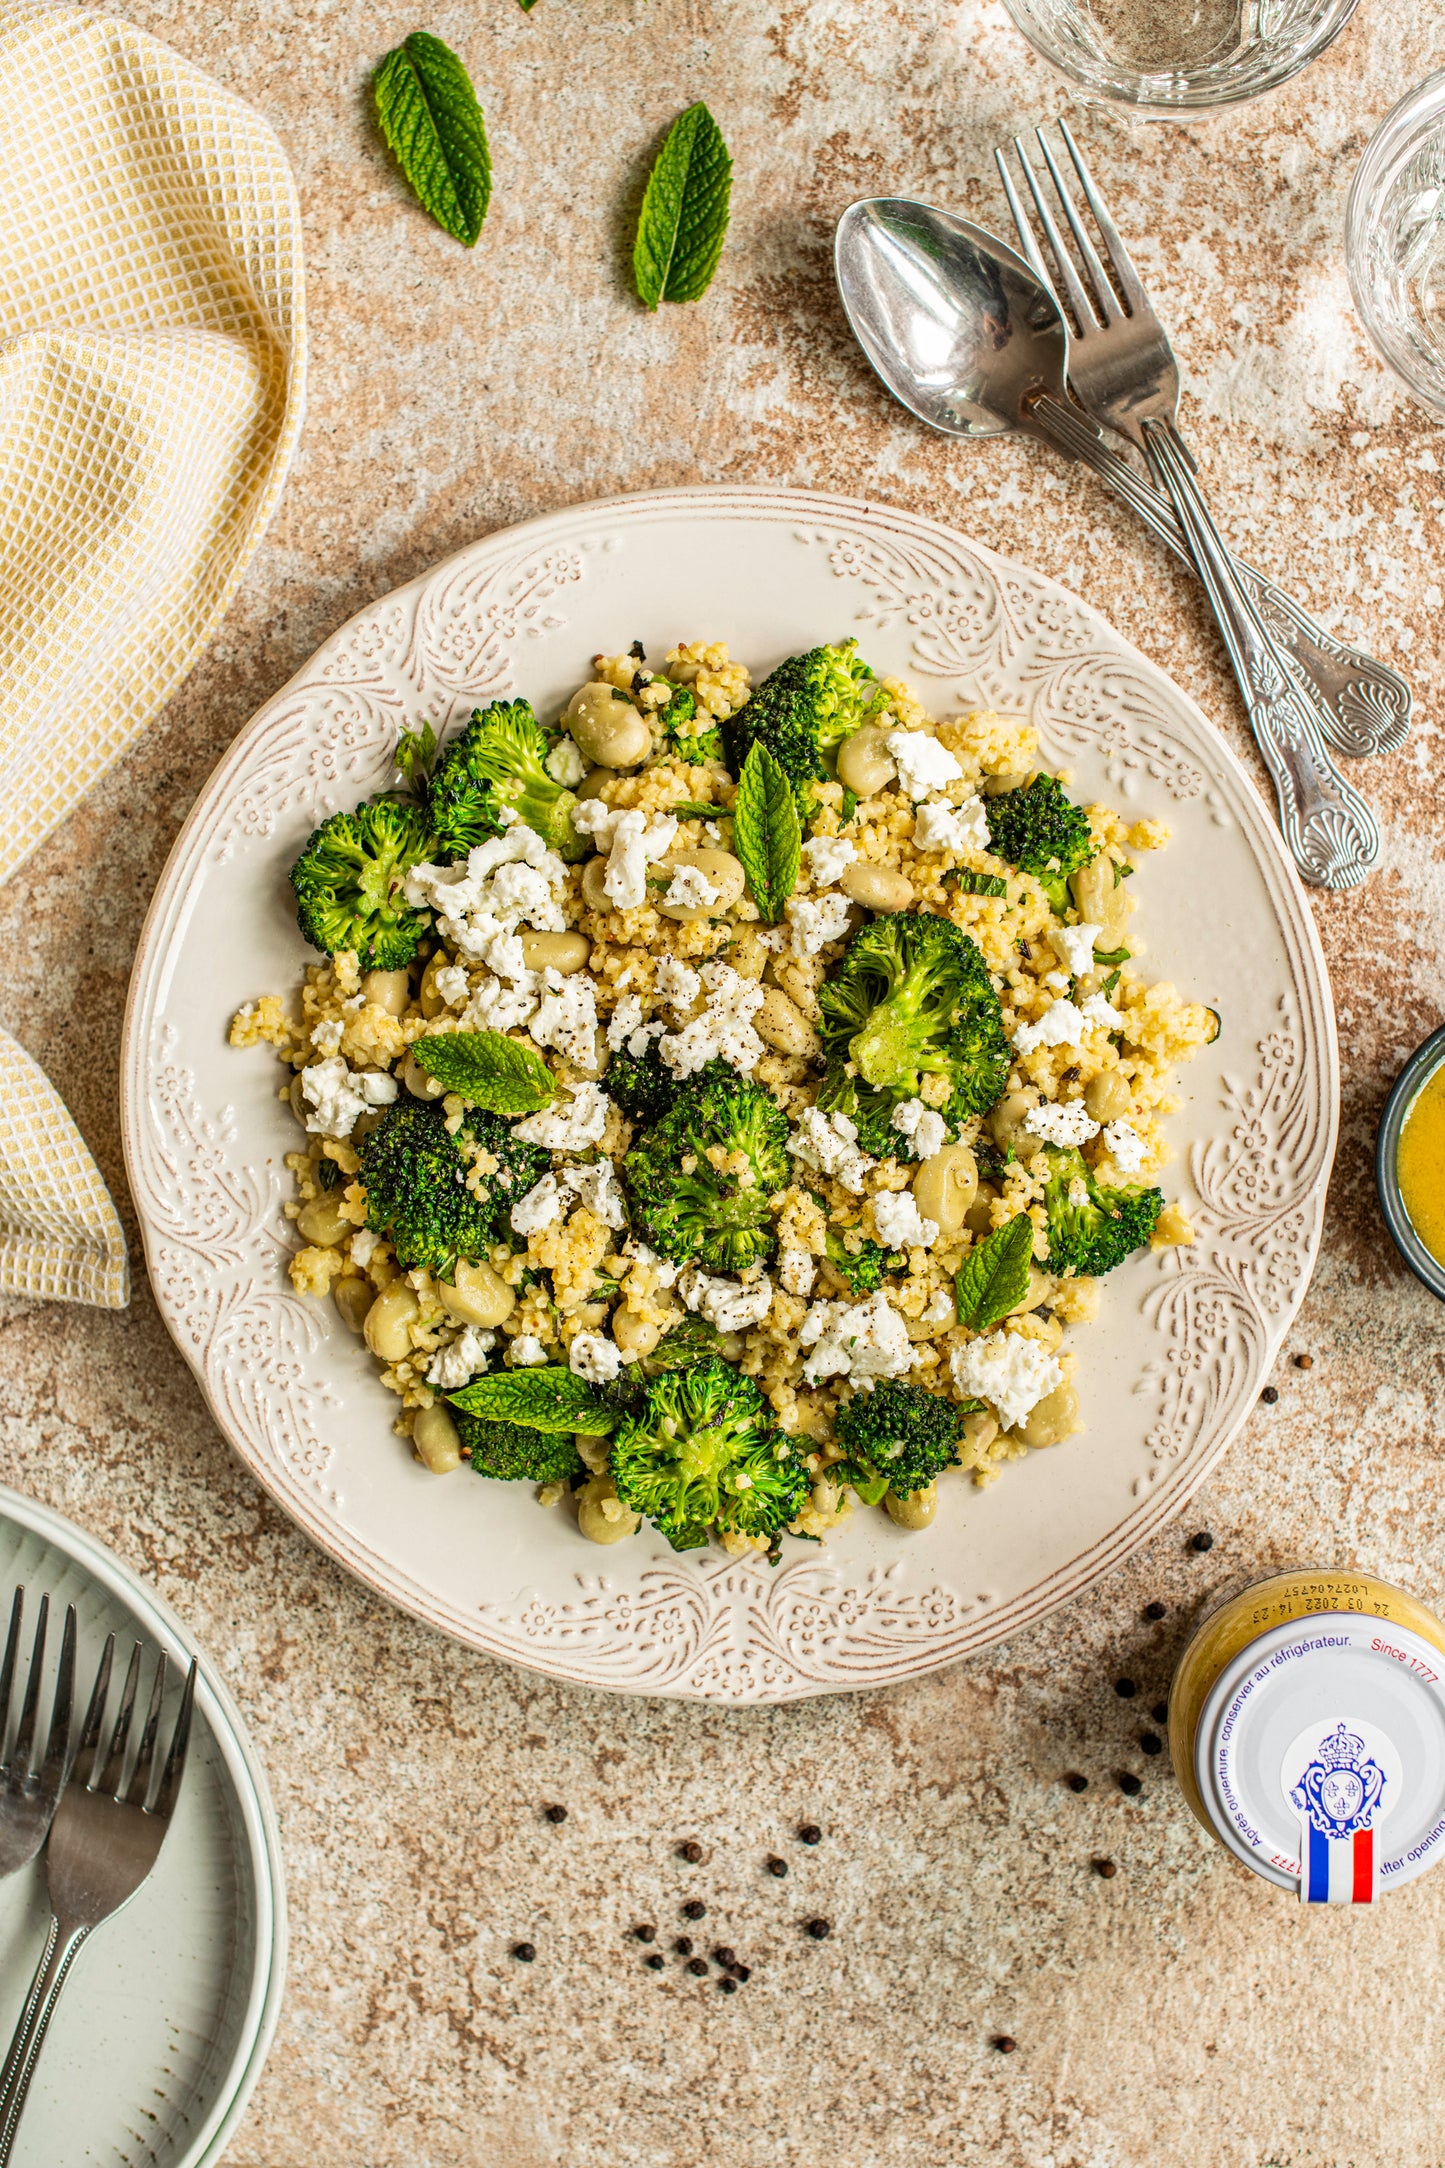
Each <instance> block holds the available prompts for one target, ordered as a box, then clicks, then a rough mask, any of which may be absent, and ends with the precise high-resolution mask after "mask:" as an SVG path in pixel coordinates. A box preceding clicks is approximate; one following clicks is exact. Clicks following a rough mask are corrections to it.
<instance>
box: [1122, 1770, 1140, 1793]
mask: <svg viewBox="0 0 1445 2168" xmlns="http://www.w3.org/2000/svg"><path fill="white" fill-rule="evenodd" d="M1119 1789H1120V1791H1121V1792H1122V1793H1123V1794H1124V1797H1125V1798H1126V1799H1137V1798H1138V1796H1139V1794H1140V1792H1142V1791H1143V1789H1144V1785H1143V1780H1142V1779H1141V1778H1139V1777H1136V1776H1135V1774H1134V1772H1133V1770H1132V1769H1126V1770H1124V1771H1123V1773H1122V1774H1121V1776H1120V1778H1119Z"/></svg>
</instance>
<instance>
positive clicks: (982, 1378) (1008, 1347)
mask: <svg viewBox="0 0 1445 2168" xmlns="http://www.w3.org/2000/svg"><path fill="white" fill-rule="evenodd" d="M951 1368H952V1371H953V1382H954V1384H955V1385H956V1386H957V1387H958V1389H959V1391H960V1392H961V1393H967V1394H970V1395H972V1396H973V1397H974V1398H976V1399H978V1400H986V1401H987V1402H988V1404H989V1406H990V1407H991V1408H992V1409H993V1410H994V1412H995V1413H996V1414H997V1416H998V1419H999V1421H1000V1422H1001V1423H1002V1424H1003V1427H1004V1429H1005V1430H1012V1429H1014V1428H1015V1427H1016V1425H1017V1424H1019V1423H1022V1422H1023V1421H1024V1420H1025V1418H1026V1417H1027V1416H1028V1414H1029V1413H1030V1411H1031V1410H1032V1409H1034V1408H1036V1407H1037V1406H1038V1404H1039V1402H1040V1401H1041V1400H1044V1399H1046V1398H1047V1397H1048V1395H1049V1394H1050V1393H1051V1392H1053V1390H1054V1388H1055V1387H1056V1386H1058V1385H1062V1383H1063V1381H1064V1373H1063V1371H1062V1370H1061V1368H1060V1367H1059V1363H1058V1360H1057V1358H1056V1357H1055V1356H1053V1355H1051V1354H1050V1353H1049V1351H1048V1349H1047V1348H1046V1347H1044V1346H1043V1345H1042V1344H1041V1343H1040V1342H1039V1341H1037V1340H1026V1339H1025V1338H1024V1336H1023V1334H1022V1333H1017V1332H991V1333H989V1334H987V1335H986V1337H985V1338H983V1339H982V1340H970V1341H969V1343H968V1345H967V1347H960V1348H955V1349H954V1352H953V1357H952V1363H951Z"/></svg>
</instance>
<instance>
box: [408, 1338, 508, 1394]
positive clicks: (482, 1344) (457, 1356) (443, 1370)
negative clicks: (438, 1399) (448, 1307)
mask: <svg viewBox="0 0 1445 2168" xmlns="http://www.w3.org/2000/svg"><path fill="white" fill-rule="evenodd" d="M496 1344H497V1336H496V1334H495V1333H494V1332H483V1331H482V1329H481V1327H480V1326H479V1325H468V1326H467V1328H466V1330H465V1331H464V1332H460V1333H458V1335H457V1337H456V1339H455V1340H453V1342H452V1343H451V1346H450V1347H444V1348H439V1349H438V1351H437V1353H436V1354H435V1355H434V1356H433V1357H432V1361H431V1366H430V1368H429V1369H428V1371H427V1374H426V1381H427V1384H428V1385H439V1386H440V1387H441V1389H442V1391H443V1392H444V1393H454V1392H456V1390H457V1389H458V1387H459V1386H462V1385H465V1384H466V1383H467V1381H468V1379H469V1378H474V1377H475V1376H476V1374H477V1372H478V1371H479V1370H485V1369H486V1367H487V1357H488V1356H489V1355H490V1354H491V1352H492V1349H493V1348H494V1347H495V1346H496Z"/></svg>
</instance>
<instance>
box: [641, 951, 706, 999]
mask: <svg viewBox="0 0 1445 2168" xmlns="http://www.w3.org/2000/svg"><path fill="white" fill-rule="evenodd" d="M652 985H653V991H654V992H655V993H656V995H657V998H658V1000H659V1001H665V1002H666V1003H667V1006H668V1007H669V1008H670V1009H690V1008H691V1007H692V1005H693V1003H694V1002H695V1001H696V999H697V997H698V995H699V994H700V993H701V992H702V980H701V979H700V978H699V977H698V975H697V973H696V972H695V971H690V970H689V969H688V967H687V965H686V964H680V963H678V962H677V961H676V959H675V958H674V957H671V956H664V957H662V958H661V959H660V960H659V962H658V966H657V969H656V971H655V972H654V973H653V979H652Z"/></svg>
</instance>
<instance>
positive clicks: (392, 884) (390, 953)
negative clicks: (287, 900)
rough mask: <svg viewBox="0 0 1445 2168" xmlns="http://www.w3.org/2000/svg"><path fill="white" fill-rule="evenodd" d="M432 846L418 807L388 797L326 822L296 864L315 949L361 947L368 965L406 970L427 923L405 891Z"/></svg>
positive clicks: (302, 918)
mask: <svg viewBox="0 0 1445 2168" xmlns="http://www.w3.org/2000/svg"><path fill="white" fill-rule="evenodd" d="M431 847H432V839H431V836H430V833H429V832H428V829H427V823H426V818H425V816H424V815H423V814H422V812H421V811H420V810H419V808H418V807H416V806H410V805H398V804H396V803H395V802H394V801H393V800H389V799H383V800H382V801H381V802H380V803H379V804H377V805H359V806H358V807H357V809H356V811H355V812H354V813H333V814H332V816H331V818H330V820H329V821H323V822H322V824H321V826H320V827H319V828H318V829H316V831H315V832H314V834H313V835H312V836H311V837H310V839H309V840H308V842H307V845H306V848H305V850H304V851H303V852H302V853H301V856H300V857H299V858H298V859H297V861H296V863H295V865H294V866H293V867H292V868H291V886H292V887H293V888H294V889H295V891H296V923H297V925H298V926H299V927H300V928H301V931H302V933H303V934H304V935H305V936H306V939H307V940H308V941H309V942H310V943H311V945H312V947H313V948H319V949H322V950H324V951H325V953H326V954H327V955H328V956H335V955H336V954H337V953H338V951H339V950H342V949H354V950H355V951H356V960H357V962H358V963H359V964H360V966H361V968H362V970H363V971H400V970H401V969H402V967H403V965H405V964H409V963H410V962H411V959H412V957H413V956H414V955H415V954H416V950H417V943H418V942H419V941H420V940H421V937H422V935H423V934H424V933H425V932H426V930H427V925H428V921H427V920H426V919H425V918H423V917H421V916H420V915H419V914H418V913H417V912H415V911H414V910H413V909H412V908H411V905H410V904H409V903H408V902H407V900H406V896H405V894H404V893H403V891H404V887H405V883H406V877H407V875H408V873H409V872H410V871H411V869H412V867H413V866H414V865H417V864H418V863H419V862H420V861H421V860H422V859H424V858H425V857H426V856H427V854H428V852H429V851H430V849H431Z"/></svg>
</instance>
